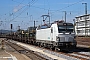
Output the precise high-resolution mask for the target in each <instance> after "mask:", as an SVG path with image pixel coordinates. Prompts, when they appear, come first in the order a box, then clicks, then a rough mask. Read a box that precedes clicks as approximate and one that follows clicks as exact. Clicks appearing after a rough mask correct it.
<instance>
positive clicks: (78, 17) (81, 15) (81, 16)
mask: <svg viewBox="0 0 90 60" xmlns="http://www.w3.org/2000/svg"><path fill="white" fill-rule="evenodd" d="M89 15H90V14H84V15H80V16H76V17H75V18H79V17H84V16H89Z"/></svg>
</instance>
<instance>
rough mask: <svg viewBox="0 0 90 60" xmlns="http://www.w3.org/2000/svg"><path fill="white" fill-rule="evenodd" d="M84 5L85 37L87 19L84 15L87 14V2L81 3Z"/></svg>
mask: <svg viewBox="0 0 90 60" xmlns="http://www.w3.org/2000/svg"><path fill="white" fill-rule="evenodd" d="M82 4H84V5H85V37H86V25H87V20H86V16H87V3H82Z"/></svg>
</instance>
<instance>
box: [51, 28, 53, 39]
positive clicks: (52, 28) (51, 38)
mask: <svg viewBox="0 0 90 60" xmlns="http://www.w3.org/2000/svg"><path fill="white" fill-rule="evenodd" d="M51 41H53V27H51Z"/></svg>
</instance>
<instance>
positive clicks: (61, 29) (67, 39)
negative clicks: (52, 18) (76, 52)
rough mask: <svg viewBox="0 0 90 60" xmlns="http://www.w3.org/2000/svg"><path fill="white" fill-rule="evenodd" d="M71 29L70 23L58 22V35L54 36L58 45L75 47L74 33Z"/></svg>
mask: <svg viewBox="0 0 90 60" xmlns="http://www.w3.org/2000/svg"><path fill="white" fill-rule="evenodd" d="M73 29H74V27H73V24H72V23H62V24H58V36H56V41H57V42H58V43H57V45H58V47H66V48H67V47H68V48H69V47H76V45H77V43H76V40H74V38H75V33H74V31H73Z"/></svg>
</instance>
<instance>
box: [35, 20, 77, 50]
mask: <svg viewBox="0 0 90 60" xmlns="http://www.w3.org/2000/svg"><path fill="white" fill-rule="evenodd" d="M73 28H74V27H73V24H72V23H65V22H62V21H56V22H54V23H52V24H51V25H50V24H49V25H47V24H44V25H42V26H38V27H37V29H36V43H37V44H38V45H39V46H44V47H49V48H51V49H53V48H55V50H57V49H61V48H71V47H76V45H77V43H76V40H74V37H75V33H74V31H73Z"/></svg>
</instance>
